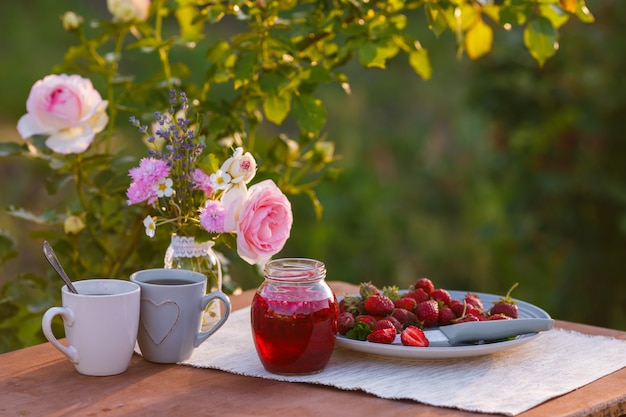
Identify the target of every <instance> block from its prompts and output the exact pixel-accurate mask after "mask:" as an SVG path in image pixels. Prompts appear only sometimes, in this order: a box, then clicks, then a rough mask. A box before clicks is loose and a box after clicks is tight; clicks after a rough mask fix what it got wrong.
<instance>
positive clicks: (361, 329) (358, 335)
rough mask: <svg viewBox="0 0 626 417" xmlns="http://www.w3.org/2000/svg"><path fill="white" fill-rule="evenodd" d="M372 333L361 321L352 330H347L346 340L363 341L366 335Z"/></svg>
mask: <svg viewBox="0 0 626 417" xmlns="http://www.w3.org/2000/svg"><path fill="white" fill-rule="evenodd" d="M370 333H372V328H371V327H370V326H368V325H367V324H366V323H363V322H362V321H360V322H358V323H356V324H355V325H354V327H353V328H351V329H350V330H348V333H346V337H347V338H348V339H355V340H365V339H367V335H369V334H370Z"/></svg>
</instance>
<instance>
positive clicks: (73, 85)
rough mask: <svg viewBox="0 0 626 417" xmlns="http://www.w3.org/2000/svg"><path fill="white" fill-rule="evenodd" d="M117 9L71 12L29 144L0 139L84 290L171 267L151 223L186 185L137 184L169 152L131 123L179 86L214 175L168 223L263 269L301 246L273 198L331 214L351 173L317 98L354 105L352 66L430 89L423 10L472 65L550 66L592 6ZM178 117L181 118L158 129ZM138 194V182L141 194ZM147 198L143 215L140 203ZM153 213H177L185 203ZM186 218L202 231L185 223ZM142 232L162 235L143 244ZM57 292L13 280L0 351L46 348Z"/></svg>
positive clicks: (1, 151)
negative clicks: (331, 203) (323, 94)
mask: <svg viewBox="0 0 626 417" xmlns="http://www.w3.org/2000/svg"><path fill="white" fill-rule="evenodd" d="M107 5H108V7H109V12H110V14H109V13H104V14H105V15H104V16H100V15H98V10H97V9H94V10H95V11H94V12H93V13H94V16H90V17H89V18H83V16H81V15H80V14H78V13H71V12H68V13H65V14H63V19H62V23H63V27H64V28H65V29H66V30H67V31H69V33H71V34H72V35H74V36H75V42H73V44H72V45H70V46H69V48H68V49H67V52H66V54H65V55H64V57H63V59H62V62H60V63H59V65H57V66H55V67H54V69H53V71H52V72H53V73H54V74H53V75H50V76H48V77H45V78H43V79H42V80H41V81H40V82H37V83H35V85H34V86H33V88H32V91H31V94H30V95H29V97H28V99H27V103H26V110H27V114H26V115H25V116H24V117H23V118H22V119H20V120H19V122H18V131H19V133H20V135H21V136H22V137H23V138H25V141H24V142H23V143H21V144H17V143H13V142H8V143H0V156H1V157H22V158H24V159H26V160H36V161H38V162H41V163H43V164H45V165H46V166H47V172H46V175H45V176H46V187H47V188H46V189H47V191H48V193H49V194H50V195H52V196H54V197H55V198H51V199H49V200H46V199H45V196H37V197H38V198H37V201H38V203H39V204H41V205H43V206H45V207H46V208H45V209H44V210H40V209H38V208H24V207H9V209H8V212H9V213H10V214H11V215H13V216H15V217H17V218H20V219H24V220H28V221H32V222H34V223H36V224H38V225H39V229H38V230H37V232H36V233H34V234H33V237H34V238H35V239H37V240H41V239H44V238H45V239H47V240H48V241H50V242H51V244H52V245H53V246H54V247H55V250H56V251H57V254H58V255H59V256H60V257H61V261H62V263H63V264H64V265H65V266H66V269H67V270H68V273H69V275H70V276H72V277H77V278H82V277H89V276H109V277H127V276H129V275H130V273H131V272H134V271H136V270H138V269H143V268H147V267H156V266H162V264H163V260H162V257H161V256H154V254H159V255H160V254H162V253H163V252H164V251H165V248H166V247H167V245H168V244H169V236H164V234H162V233H161V234H160V233H156V232H157V230H158V228H159V227H161V226H162V225H163V224H165V223H161V224H159V221H158V219H157V221H155V219H154V217H153V216H152V214H151V213H150V211H151V209H154V208H155V207H152V205H151V203H155V202H157V201H159V200H163V198H167V197H172V196H173V195H174V194H175V193H174V184H175V179H174V178H170V180H171V183H170V181H168V179H167V177H168V176H169V175H171V172H170V173H167V175H166V174H165V173H164V171H158V168H159V167H157V166H154V167H152V169H154V170H155V172H153V174H155V175H157V177H158V178H159V180H158V182H157V183H156V184H152V185H150V188H148V187H147V186H146V184H142V183H140V181H141V178H142V175H144V174H141V173H138V172H137V173H136V174H137V175H136V176H133V177H131V178H130V180H129V177H128V173H129V170H130V169H132V168H137V167H139V166H142V164H144V163H145V164H149V162H140V160H141V159H142V157H143V156H144V155H145V152H146V149H148V150H149V151H154V152H157V151H159V150H160V149H161V147H162V146H163V143H162V138H160V137H158V136H155V135H150V134H148V136H149V137H154V138H153V140H152V141H146V142H143V141H142V140H140V139H137V135H135V136H129V135H128V134H127V133H125V132H124V131H123V129H122V128H120V126H124V125H125V124H126V120H127V119H128V116H130V115H135V116H137V120H138V122H139V123H140V124H142V126H144V127H145V131H144V133H147V132H148V127H146V126H147V125H146V120H147V119H149V118H150V116H151V115H152V114H153V113H154V112H155V111H159V112H160V113H161V114H165V113H166V109H168V108H169V106H170V103H169V101H170V97H169V92H170V90H172V89H178V90H182V91H185V92H187V94H189V102H190V103H191V104H192V105H193V108H194V112H193V114H194V119H193V120H190V121H189V122H190V125H191V126H193V129H192V130H193V132H194V137H195V138H196V139H197V144H201V145H202V146H203V147H205V150H206V158H202V159H201V160H200V161H198V164H199V165H201V166H202V167H205V168H206V169H205V170H202V172H198V171H193V172H191V175H192V177H193V181H194V183H197V189H196V191H199V192H197V193H196V192H194V193H193V197H192V198H180V200H179V201H181V202H183V203H184V204H185V205H189V206H188V207H182V208H181V207H178V208H181V210H180V213H183V215H171V214H169V215H168V216H167V218H168V219H176V221H180V223H179V224H178V226H177V229H176V230H181V231H183V232H184V231H185V230H187V227H189V228H194V229H197V228H198V226H202V227H203V228H204V229H206V231H205V233H207V234H209V233H211V232H210V231H214V232H215V233H218V231H219V230H220V228H221V227H224V230H225V232H224V233H223V234H224V235H229V234H230V232H232V231H234V232H236V233H237V240H238V242H237V247H238V249H237V250H238V251H240V253H239V254H240V255H241V257H242V258H244V259H245V260H246V261H252V262H257V261H262V260H263V259H265V258H266V257H267V255H268V254H270V253H271V252H274V251H276V250H278V249H279V248H281V247H282V244H283V243H284V241H285V239H286V238H287V237H289V233H290V232H289V230H288V229H289V228H287V227H286V226H287V225H291V221H292V217H291V216H290V215H289V214H288V213H289V211H288V205H287V204H286V201H284V200H283V199H282V197H280V196H277V195H276V193H275V191H276V189H280V190H281V191H282V192H283V193H284V194H285V195H290V196H305V197H306V198H308V200H309V201H310V203H311V204H312V206H313V211H314V213H315V215H316V216H317V217H318V218H319V216H321V215H322V211H323V210H322V208H323V207H322V204H321V202H320V201H319V200H318V197H317V193H316V188H317V187H318V186H319V185H320V184H322V183H324V182H325V181H332V180H333V179H335V178H336V177H337V175H338V173H339V170H338V169H337V168H336V167H335V165H334V163H335V162H336V160H337V157H336V155H335V144H334V142H333V141H332V140H330V139H329V138H327V137H326V134H325V132H324V128H325V125H326V122H327V111H326V107H325V106H324V103H323V101H322V100H321V99H320V94H319V91H318V87H319V86H321V85H323V84H332V85H334V86H336V87H337V88H338V89H339V90H340V91H344V92H345V93H346V94H349V93H350V91H351V87H350V80H349V79H348V76H347V75H346V74H345V73H344V72H343V71H342V68H343V67H345V65H346V64H347V63H349V62H351V61H353V60H354V61H357V62H358V64H360V65H361V66H362V67H364V68H368V69H369V68H378V69H384V68H386V66H387V65H388V63H389V62H390V61H391V60H392V59H396V58H399V59H405V60H406V62H407V63H408V65H410V67H411V68H412V69H413V70H414V71H415V73H416V74H417V75H418V76H420V77H422V78H423V79H425V80H426V79H429V78H430V76H431V73H432V68H431V62H430V59H429V55H428V51H427V49H426V48H425V47H424V46H423V44H424V43H423V42H420V39H419V38H420V36H422V35H419V36H418V35H416V33H422V31H419V30H417V31H416V30H414V27H412V20H413V19H416V17H415V16H416V15H415V13H420V14H425V15H426V16H427V25H428V29H429V30H430V31H432V32H433V33H434V34H435V35H436V36H437V37H439V36H440V35H442V34H443V33H444V32H446V31H450V32H451V33H452V34H453V35H454V39H455V40H456V42H457V45H456V46H457V49H456V51H454V52H456V53H457V54H459V56H460V55H462V54H464V53H466V54H467V56H469V57H470V58H471V59H476V58H479V57H481V56H483V55H485V54H487V53H489V51H490V50H491V47H492V42H493V39H494V36H493V34H494V31H495V30H497V29H498V28H504V29H507V30H508V29H510V28H511V27H514V26H517V27H520V28H521V29H522V31H523V40H524V44H525V45H526V47H527V49H528V51H529V52H530V54H531V55H532V56H533V58H534V59H535V60H536V61H537V62H538V63H539V65H542V64H543V63H544V62H545V61H546V60H547V59H549V58H550V57H551V56H552V55H553V54H554V53H556V51H557V49H558V29H559V28H560V27H561V26H562V25H563V24H565V23H566V22H567V20H569V19H570V18H571V17H576V18H578V19H580V20H583V21H585V22H590V21H592V20H593V16H592V15H591V13H590V12H589V10H588V9H587V7H586V6H585V3H584V0H576V1H562V0H561V1H560V0H546V1H544V2H542V3H541V4H538V3H537V2H536V1H535V0H519V1H508V0H506V1H503V2H490V1H486V2H475V1H470V0H459V1H455V2H449V1H444V0H433V1H429V2H422V1H414V0H408V1H404V2H398V1H377V2H334V3H332V4H331V3H328V2H314V1H303V2H284V1H279V0H264V1H256V0H251V1H247V0H244V1H235V2H230V1H226V2H204V1H166V0H155V1H153V2H152V3H150V2H149V1H148V0H143V1H142V0H110V1H108V3H107ZM59 14H61V13H59ZM111 16H112V18H111ZM86 22H88V24H86ZM57 74H68V75H57ZM94 85H95V86H97V89H98V91H100V92H101V93H102V96H101V95H100V93H98V92H97V91H96V89H94V87H93V86H94ZM24 95H25V96H26V93H25V94H24ZM177 119H178V116H177V115H175V114H174V113H172V116H171V118H169V119H168V120H163V123H162V126H166V125H167V124H168V123H169V124H172V123H176V120H177ZM107 120H108V125H107ZM120 121H122V122H123V124H121V123H120ZM105 125H107V126H108V128H107V129H106V130H104V128H105ZM166 130H167V128H166ZM237 148H242V149H245V150H246V151H247V152H249V153H250V155H252V156H254V159H255V160H257V161H259V162H261V163H260V164H259V167H257V175H258V178H261V179H263V180H272V181H273V182H274V184H275V185H273V186H271V187H270V186H268V185H269V184H271V183H265V182H261V183H259V184H263V185H262V186H258V187H257V188H254V187H255V186H254V185H253V186H251V187H250V189H249V190H247V189H246V181H247V175H246V174H247V173H249V172H251V170H252V168H253V167H252V165H251V163H252V162H251V160H250V159H249V158H248V159H246V158H243V157H244V155H246V153H244V152H243V151H242V154H241V156H242V160H241V162H244V164H243V165H242V164H239V165H238V166H237V165H234V168H235V169H231V168H233V167H230V166H229V164H226V166H225V167H223V169H222V167H221V166H220V164H219V162H218V161H222V160H226V159H227V158H228V157H229V156H230V155H231V153H232V152H233V151H235V150H236V149H237ZM138 155H141V157H140V156H138ZM149 158H151V156H150V155H148V159H149ZM246 161H247V162H249V163H250V164H248V163H245V162H246ZM171 166H173V165H171ZM170 170H173V171H175V170H176V169H173V168H170ZM209 173H210V174H209ZM206 176H209V179H208V180H207V178H206ZM211 177H213V178H212V180H211ZM233 177H234V178H235V181H234V182H233V183H232V184H233V185H232V186H230V187H229V188H228V190H226V188H227V187H226V185H227V184H229V183H230V182H231V180H232V179H233ZM131 182H134V183H136V185H134V186H132V187H133V188H132V190H129V183H131ZM153 185H155V187H154V188H153ZM215 190H222V191H224V193H223V196H222V197H221V198H220V201H219V202H220V203H221V207H220V205H218V204H216V203H215V201H216V200H212V199H209V200H206V196H207V194H211V193H212V192H214V191H215ZM257 190H258V191H257ZM127 193H128V194H127ZM181 193H182V191H181ZM248 193H249V194H248ZM178 197H180V195H179V196H178ZM57 201H60V203H59V204H57ZM129 201H132V202H135V204H131V205H129V204H128V202H129ZM142 201H144V202H146V203H147V204H136V203H138V202H142ZM156 208H159V209H161V208H164V209H165V210H164V211H169V210H170V209H173V210H176V209H177V205H172V206H167V207H161V206H159V205H158V204H157V207H156ZM229 208H233V210H229ZM190 212H194V217H193V218H194V221H182V219H189V218H188V217H186V216H185V214H188V213H190ZM222 221H223V223H222ZM209 230H210V231H209ZM296 230H297V227H296V228H294V232H295V231H296ZM146 233H148V234H149V235H150V236H154V237H153V238H152V239H144V236H145V234H146ZM7 242H10V239H6V238H5V237H4V235H2V236H0V243H2V245H6V246H9V247H8V248H7V249H6V250H3V251H2V252H0V253H8V254H10V255H11V256H14V255H13V254H14V252H15V251H14V248H13V247H11V245H10V244H9V243H7ZM224 243H231V244H232V243H233V242H224ZM226 246H229V245H226ZM229 247H234V245H230V246H229ZM298 255H302V254H298ZM7 256H9V255H7ZM2 261H4V259H2ZM0 265H1V264H0ZM59 285H60V283H59V282H58V279H56V277H55V278H51V276H40V275H38V274H35V273H31V272H29V271H27V272H24V273H21V274H19V276H17V277H15V278H11V279H8V280H7V285H5V286H4V287H3V288H2V294H1V295H2V297H1V298H0V303H1V305H0V307H1V308H0V314H1V316H0V319H2V320H1V321H0V323H2V324H1V326H2V328H3V330H4V329H8V333H9V334H10V335H11V337H9V338H6V339H2V340H0V351H3V350H7V349H10V348H15V347H19V346H23V345H25V344H34V343H38V342H40V341H42V340H43V339H42V337H41V332H40V322H41V320H40V315H41V313H42V312H43V311H45V309H47V308H48V307H49V306H51V305H53V304H55V303H58V300H57V299H58V296H59V288H58V287H59Z"/></svg>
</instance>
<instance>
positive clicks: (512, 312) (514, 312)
mask: <svg viewBox="0 0 626 417" xmlns="http://www.w3.org/2000/svg"><path fill="white" fill-rule="evenodd" d="M517 285H518V284H517V282H516V283H515V284H513V286H512V287H511V288H510V289H509V292H507V293H506V296H505V297H504V298H500V300H499V301H494V303H493V307H491V309H490V310H489V314H491V315H496V314H504V315H506V316H509V317H511V318H512V319H516V318H517V316H518V313H519V311H518V308H517V303H516V302H515V300H512V299H511V292H512V291H513V290H514V289H515V287H517Z"/></svg>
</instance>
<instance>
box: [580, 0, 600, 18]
mask: <svg viewBox="0 0 626 417" xmlns="http://www.w3.org/2000/svg"><path fill="white" fill-rule="evenodd" d="M577 3H578V6H577V7H576V17H578V18H579V19H580V21H581V22H583V23H593V22H595V21H596V18H595V17H593V15H592V14H591V11H589V9H588V8H587V5H586V4H585V1H584V0H578V2H577Z"/></svg>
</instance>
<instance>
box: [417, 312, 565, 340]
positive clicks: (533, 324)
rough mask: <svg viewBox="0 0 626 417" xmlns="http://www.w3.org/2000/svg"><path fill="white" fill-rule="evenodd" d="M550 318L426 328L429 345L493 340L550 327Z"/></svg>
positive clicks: (477, 322)
mask: <svg viewBox="0 0 626 417" xmlns="http://www.w3.org/2000/svg"><path fill="white" fill-rule="evenodd" d="M553 326H554V320H553V319H551V318H518V319H512V320H487V321H472V322H467V323H457V324H450V325H447V326H439V328H437V329H432V330H426V331H425V332H424V333H426V337H427V338H428V340H429V341H430V343H431V345H437V344H438V345H441V344H449V345H455V344H459V343H464V342H478V341H494V340H500V339H506V338H508V337H513V336H518V335H522V334H526V333H536V332H542V331H546V330H550V329H552V327H553Z"/></svg>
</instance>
